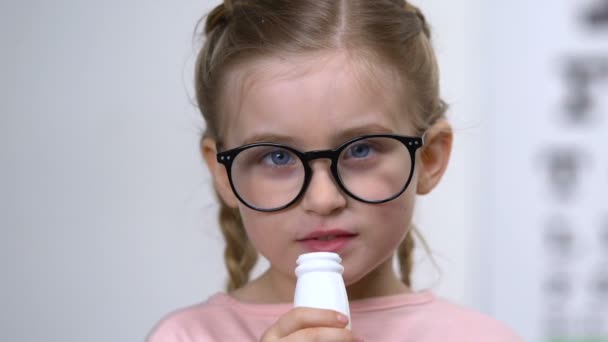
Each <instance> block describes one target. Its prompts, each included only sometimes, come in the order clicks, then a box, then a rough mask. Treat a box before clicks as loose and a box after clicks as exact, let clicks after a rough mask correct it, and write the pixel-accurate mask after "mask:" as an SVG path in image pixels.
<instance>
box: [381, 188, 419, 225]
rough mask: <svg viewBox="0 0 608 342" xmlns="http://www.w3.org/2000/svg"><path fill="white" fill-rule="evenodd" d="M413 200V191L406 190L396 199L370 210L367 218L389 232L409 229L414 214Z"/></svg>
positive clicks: (414, 198)
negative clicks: (384, 227)
mask: <svg viewBox="0 0 608 342" xmlns="http://www.w3.org/2000/svg"><path fill="white" fill-rule="evenodd" d="M415 200H416V195H415V191H414V190H413V189H412V188H408V189H407V190H406V192H405V193H403V194H402V195H401V196H399V197H398V198H396V199H394V200H392V201H390V202H387V203H383V204H380V205H377V206H376V207H375V208H371V209H372V210H370V213H369V216H370V217H371V218H372V220H373V222H375V223H376V224H379V225H384V226H386V229H389V230H391V231H394V230H403V229H406V228H409V226H410V223H411V220H412V214H413V212H414V204H415Z"/></svg>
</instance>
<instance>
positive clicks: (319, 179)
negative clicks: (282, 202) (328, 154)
mask: <svg viewBox="0 0 608 342" xmlns="http://www.w3.org/2000/svg"><path fill="white" fill-rule="evenodd" d="M326 162H327V163H326ZM328 162H329V161H320V160H319V161H315V162H313V163H312V164H313V165H311V168H312V177H311V180H310V183H309V184H308V188H307V189H306V192H305V193H304V197H303V198H302V202H301V205H302V207H303V208H304V210H306V211H308V212H313V213H316V214H318V215H329V214H332V213H334V212H335V211H338V210H340V209H342V208H344V207H345V206H346V194H344V193H343V192H342V190H341V189H340V187H339V186H338V184H337V183H336V180H335V179H334V176H333V175H332V173H331V170H330V168H329V163H328ZM324 164H326V165H324Z"/></svg>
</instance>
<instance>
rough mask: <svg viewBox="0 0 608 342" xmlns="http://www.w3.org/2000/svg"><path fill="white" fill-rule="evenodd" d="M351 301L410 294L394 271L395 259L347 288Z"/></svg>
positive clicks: (386, 262) (387, 261)
mask: <svg viewBox="0 0 608 342" xmlns="http://www.w3.org/2000/svg"><path fill="white" fill-rule="evenodd" d="M346 292H348V299H349V300H356V299H365V298H371V297H380V296H390V295H396V294H401V293H407V292H410V289H409V287H408V286H406V285H405V284H404V283H402V282H401V279H399V276H398V275H397V274H396V273H395V270H394V269H393V258H389V259H388V260H386V261H384V262H383V263H382V264H380V265H379V266H378V267H376V268H375V269H374V270H373V271H371V272H370V273H368V274H366V275H365V276H364V277H363V278H361V279H360V280H357V281H356V282H354V283H352V284H350V285H348V286H347V287H346Z"/></svg>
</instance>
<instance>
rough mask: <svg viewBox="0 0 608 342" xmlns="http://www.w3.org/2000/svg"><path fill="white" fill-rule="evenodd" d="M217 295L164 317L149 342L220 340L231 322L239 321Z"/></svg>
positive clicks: (223, 295) (154, 329) (234, 313)
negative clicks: (227, 324) (218, 338)
mask: <svg viewBox="0 0 608 342" xmlns="http://www.w3.org/2000/svg"><path fill="white" fill-rule="evenodd" d="M225 297H226V295H225V294H221V293H218V294H215V295H213V296H211V297H209V299H208V300H206V301H205V302H203V303H200V304H196V305H192V306H189V307H186V308H182V309H179V310H176V311H174V312H171V313H169V314H168V315H166V316H165V317H163V318H162V319H161V320H160V321H159V322H158V323H157V324H156V326H155V327H154V328H153V329H152V331H151V333H150V334H149V335H148V338H147V339H146V341H147V342H161V341H162V342H178V341H179V342H186V341H201V340H202V341H209V340H217V337H218V336H221V334H222V333H224V334H225V328H226V323H227V322H233V323H234V322H236V321H238V319H237V317H236V315H237V313H236V312H235V311H234V310H233V309H231V307H230V305H229V303H228V302H227V301H226V300H225Z"/></svg>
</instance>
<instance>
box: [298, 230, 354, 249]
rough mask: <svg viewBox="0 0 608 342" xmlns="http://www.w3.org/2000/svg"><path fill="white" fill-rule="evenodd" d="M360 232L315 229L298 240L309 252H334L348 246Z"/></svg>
mask: <svg viewBox="0 0 608 342" xmlns="http://www.w3.org/2000/svg"><path fill="white" fill-rule="evenodd" d="M357 236H358V234H355V233H351V232H349V231H344V230H326V231H315V232H313V233H311V234H309V235H307V236H306V237H304V238H302V239H299V240H297V241H298V243H300V244H301V245H302V246H303V247H304V249H306V250H307V251H309V252H334V253H338V252H339V251H341V250H343V249H344V248H346V247H347V246H348V245H349V244H350V243H351V242H352V241H353V240H354V239H355V238H356V237H357Z"/></svg>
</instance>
